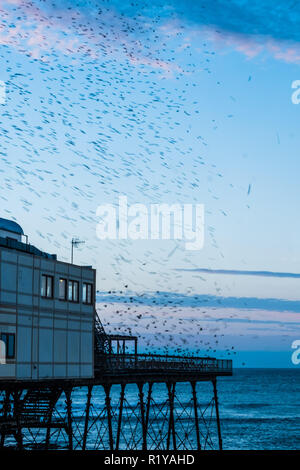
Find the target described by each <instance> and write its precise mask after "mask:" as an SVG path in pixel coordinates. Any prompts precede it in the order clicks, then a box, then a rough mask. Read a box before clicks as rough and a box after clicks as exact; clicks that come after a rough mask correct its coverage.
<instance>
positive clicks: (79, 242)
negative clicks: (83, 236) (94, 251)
mask: <svg viewBox="0 0 300 470" xmlns="http://www.w3.org/2000/svg"><path fill="white" fill-rule="evenodd" d="M83 243H85V241H83V240H79V238H72V241H71V245H72V248H71V264H73V259H74V247H75V248H78V246H79V245H82V244H83Z"/></svg>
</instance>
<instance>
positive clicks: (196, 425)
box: [191, 382, 201, 450]
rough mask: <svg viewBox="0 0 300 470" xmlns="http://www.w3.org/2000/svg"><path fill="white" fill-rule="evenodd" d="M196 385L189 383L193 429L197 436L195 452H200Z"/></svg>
mask: <svg viewBox="0 0 300 470" xmlns="http://www.w3.org/2000/svg"><path fill="white" fill-rule="evenodd" d="M196 385H197V384H196V382H191V386H192V391H193V404H194V416H195V427H196V436H197V450H201V442H200V429H199V417H198V401H197V391H196Z"/></svg>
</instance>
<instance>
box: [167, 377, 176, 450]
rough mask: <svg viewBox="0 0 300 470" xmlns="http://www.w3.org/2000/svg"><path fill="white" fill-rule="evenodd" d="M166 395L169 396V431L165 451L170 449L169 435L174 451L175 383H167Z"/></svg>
mask: <svg viewBox="0 0 300 470" xmlns="http://www.w3.org/2000/svg"><path fill="white" fill-rule="evenodd" d="M167 387H168V394H169V406H170V416H169V429H168V437H167V450H169V449H170V439H171V433H172V436H173V450H176V435H175V422H174V395H175V383H169V382H168V383H167Z"/></svg>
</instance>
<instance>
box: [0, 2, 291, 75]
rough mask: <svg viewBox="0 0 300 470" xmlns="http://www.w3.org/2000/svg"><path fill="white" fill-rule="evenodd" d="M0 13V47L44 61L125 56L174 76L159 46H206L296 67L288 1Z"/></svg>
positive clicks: (69, 5)
mask: <svg viewBox="0 0 300 470" xmlns="http://www.w3.org/2000/svg"><path fill="white" fill-rule="evenodd" d="M0 12H1V16H2V24H1V29H0V43H1V44H6V45H10V46H14V47H16V48H17V49H18V50H19V51H20V52H23V53H27V54H29V55H31V56H32V57H35V58H43V60H46V59H45V54H46V53H49V52H51V51H59V52H62V53H64V54H66V55H71V54H73V55H78V54H83V55H87V56H90V57H92V58H93V59H96V58H99V57H101V56H103V55H104V56H105V55H107V54H110V55H111V56H114V57H118V56H120V55H125V56H126V57H127V58H128V60H129V61H130V62H131V63H133V64H135V65H136V66H141V65H143V66H144V65H146V66H149V67H151V68H155V69H161V71H162V72H163V73H172V72H176V71H177V72H181V71H182V70H181V68H180V67H179V66H178V64H177V65H175V63H172V61H168V60H166V59H163V58H162V57H160V54H161V49H162V44H163V43H164V42H167V41H168V40H171V39H174V38H175V39H177V40H178V41H179V42H180V43H181V48H183V49H184V48H185V47H186V46H185V44H186V43H187V42H188V43H189V44H191V47H194V48H195V49H197V48H201V47H200V46H201V45H202V43H203V41H210V42H211V44H212V45H213V46H214V47H215V48H216V49H218V50H224V51H227V50H236V51H238V52H240V53H242V54H244V55H245V56H246V57H247V58H249V59H251V58H254V57H256V56H258V55H259V54H262V53H264V52H267V53H268V54H270V55H271V56H272V57H274V58H275V59H277V60H283V61H286V62H290V63H299V62H300V29H299V27H298V25H299V20H300V4H298V3H297V2H295V1H294V0H291V1H283V0H278V1H277V2H276V6H275V7H274V3H273V2H271V1H270V0H261V1H258V0H252V1H244V0H232V1H230V2H228V1H227V0H216V1H214V2H211V1H210V0H203V1H197V2H195V1H193V0H184V1H183V0H169V1H168V3H165V4H164V5H162V4H161V2H160V1H159V0H153V1H151V2H150V1H143V2H140V3H137V4H136V3H132V2H129V1H128V0H127V1H126V0H124V1H122V2H120V1H119V0H118V1H116V0H111V1H110V2H108V3H105V4H104V3H103V2H101V1H99V0H89V1H79V0H77V1H76V2H74V1H69V0H62V1H60V2H57V1H55V0H54V1H53V2H49V3H48V2H42V1H39V0H34V1H32V2H29V3H28V2H24V1H23V0H4V1H3V2H2V3H1V7H0ZM179 48H180V46H179Z"/></svg>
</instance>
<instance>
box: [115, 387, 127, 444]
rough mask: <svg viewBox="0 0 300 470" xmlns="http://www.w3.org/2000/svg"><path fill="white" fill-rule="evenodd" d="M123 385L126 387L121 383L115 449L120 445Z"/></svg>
mask: <svg viewBox="0 0 300 470" xmlns="http://www.w3.org/2000/svg"><path fill="white" fill-rule="evenodd" d="M125 387H126V385H125V384H121V394H120V409H119V419H118V430H117V439H116V450H119V445H120V435H121V427H122V414H123V405H124V396H125Z"/></svg>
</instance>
